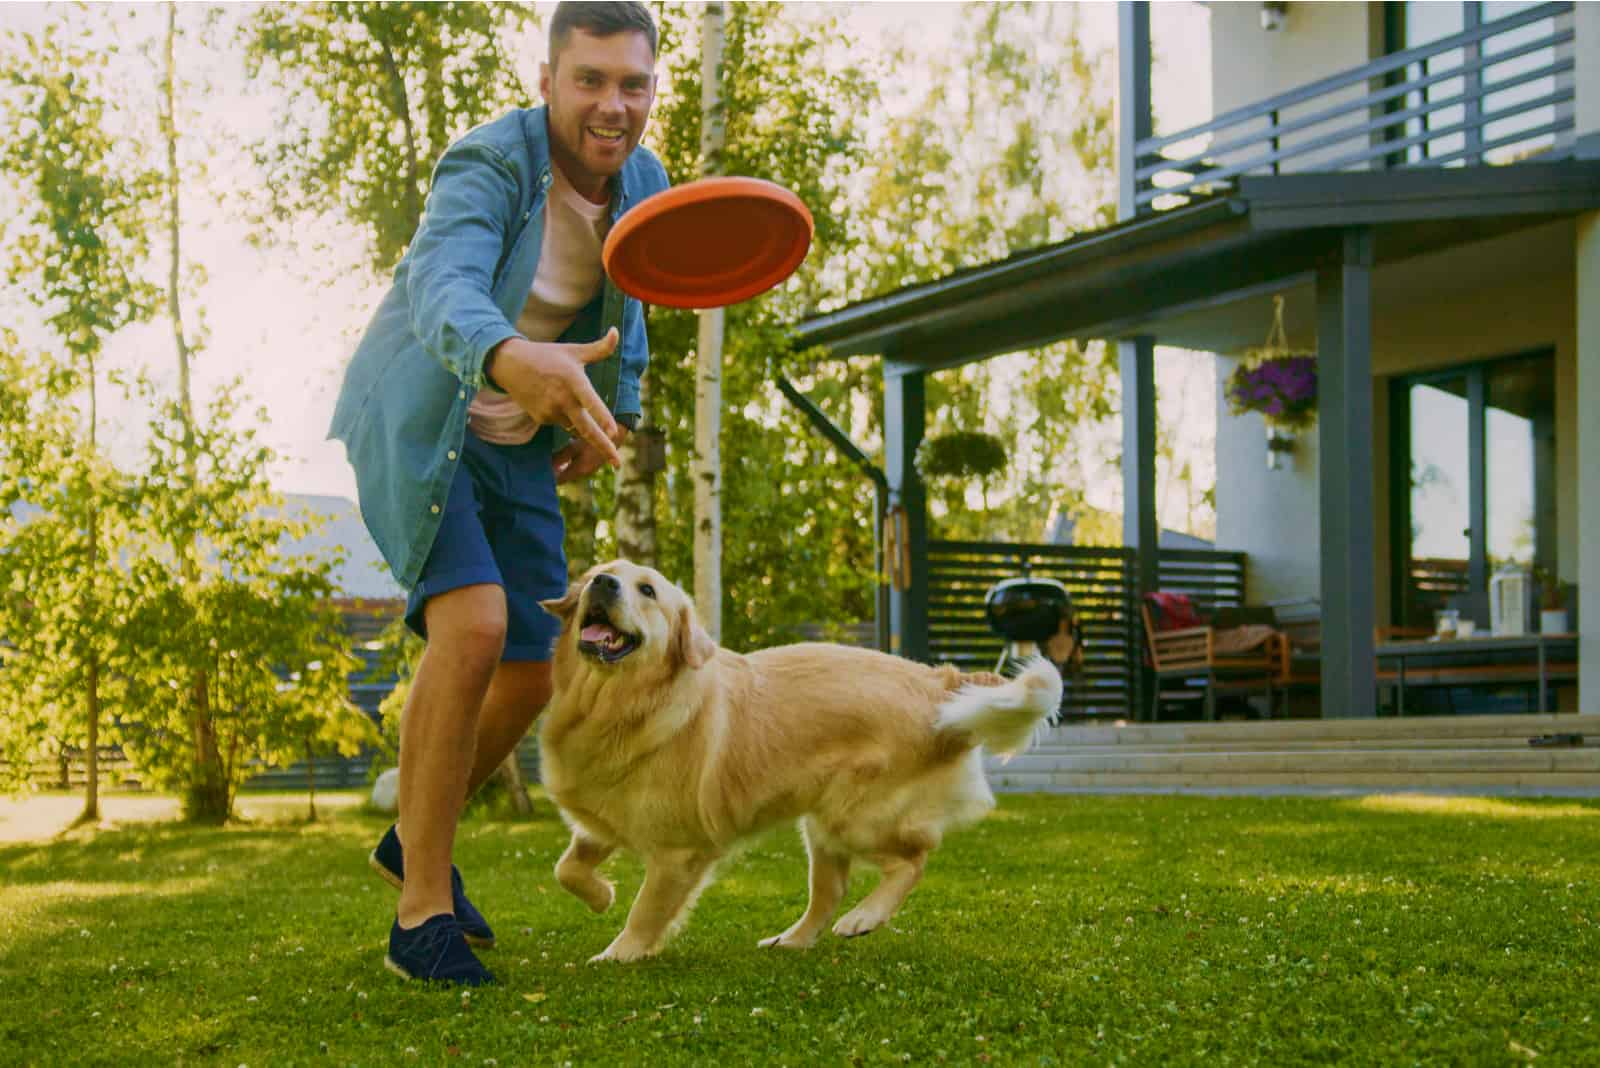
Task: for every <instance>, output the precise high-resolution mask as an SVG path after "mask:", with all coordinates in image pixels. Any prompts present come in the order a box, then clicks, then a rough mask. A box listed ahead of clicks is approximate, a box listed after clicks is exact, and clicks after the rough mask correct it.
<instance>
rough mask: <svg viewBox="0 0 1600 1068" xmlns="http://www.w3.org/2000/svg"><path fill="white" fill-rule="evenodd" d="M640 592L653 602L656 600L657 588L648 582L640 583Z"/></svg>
mask: <svg viewBox="0 0 1600 1068" xmlns="http://www.w3.org/2000/svg"><path fill="white" fill-rule="evenodd" d="M639 592H640V593H642V594H644V595H645V596H646V597H648V598H650V599H651V600H652V601H653V600H655V599H656V588H655V587H654V586H652V585H650V583H648V582H641V583H639Z"/></svg>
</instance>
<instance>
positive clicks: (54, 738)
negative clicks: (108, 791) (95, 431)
mask: <svg viewBox="0 0 1600 1068" xmlns="http://www.w3.org/2000/svg"><path fill="white" fill-rule="evenodd" d="M81 381H82V378H81V376H80V375H79V374H77V373H75V372H74V371H73V370H72V369H71V368H69V367H65V366H63V365H62V364H60V363H59V362H55V361H50V360H47V359H45V358H43V357H41V356H38V355H35V354H30V353H27V352H25V351H23V350H22V349H21V347H20V346H19V345H18V343H17V340H16V337H15V336H14V335H13V334H11V333H10V332H9V331H3V332H0V757H3V758H4V759H5V760H6V761H7V767H6V768H5V769H4V770H3V771H0V776H5V779H4V781H0V787H4V788H10V789H18V788H22V787H24V786H25V785H26V780H27V772H28V768H29V766H30V765H31V764H32V763H34V762H35V761H39V760H42V759H46V758H53V757H56V756H60V755H61V754H68V753H75V752H81V751H82V750H83V747H84V746H85V745H86V744H87V743H88V738H89V734H90V725H89V718H90V715H91V708H92V709H93V711H94V712H95V713H98V705H94V706H91V703H90V701H91V694H90V689H91V683H95V684H96V685H94V691H95V692H94V694H93V699H94V701H96V702H98V701H100V700H111V701H114V700H115V698H116V696H117V693H118V691H119V689H120V687H119V686H118V684H117V680H116V678H115V674H114V673H115V671H116V669H117V667H118V666H119V665H120V664H121V663H122V661H123V654H124V651H125V650H124V645H123V641H122V635H121V627H120V625H119V623H120V619H121V618H122V615H123V613H124V612H125V611H126V608H127V603H128V598H127V591H126V589H125V588H124V587H122V586H121V585H120V584H118V583H117V582H115V581H114V580H113V577H112V575H111V574H110V569H109V568H107V567H105V566H104V563H103V561H104V559H105V556H106V555H107V554H108V553H110V552H115V551H117V550H118V549H119V548H121V547H122V546H125V545H126V544H127V537H128V530H129V524H130V521H131V518H132V517H131V515H130V512H129V508H128V503H129V502H128V499H127V496H126V493H125V490H126V479H125V478H124V476H122V475H121V473H120V472H118V471H117V470H116V468H114V467H113V466H112V465H111V464H110V462H109V461H108V460H107V459H106V458H105V456H104V455H103V454H101V453H100V452H97V451H95V450H93V449H91V448H90V447H89V446H88V444H87V442H86V441H85V440H84V438H83V435H82V433H81V431H80V430H79V429H78V427H77V426H76V418H75V417H76V412H75V411H74V410H73V408H72V400H73V398H74V396H75V395H76V394H77V393H78V391H79V387H80V384H81ZM91 660H92V661H93V662H94V663H96V664H97V665H98V666H99V667H100V668H104V669H107V671H108V672H110V673H111V674H110V677H109V678H106V679H105V680H104V681H101V680H98V679H96V680H91V679H90V677H89V672H88V668H89V664H90V662H91ZM97 727H98V724H97Z"/></svg>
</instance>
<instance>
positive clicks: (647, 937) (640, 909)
mask: <svg viewBox="0 0 1600 1068" xmlns="http://www.w3.org/2000/svg"><path fill="white" fill-rule="evenodd" d="M716 862H717V856H716V855H715V854H712V853H695V852H691V851H689V850H677V851H674V852H671V853H664V854H656V855H655V856H650V857H646V858H645V862H644V885H643V886H641V887H640V888H639V896H638V897H636V898H634V899H633V907H632V908H631V909H629V910H628V922H627V924H625V925H624V926H623V928H622V933H621V934H619V935H617V937H616V938H615V939H614V940H612V943H611V944H610V945H609V946H607V947H606V949H605V952H603V953H600V954H597V955H596V956H594V957H591V958H589V959H590V963H594V962H596V961H606V960H615V961H632V960H639V959H640V958H642V957H648V956H650V955H651V954H653V953H654V952H655V951H656V950H657V949H659V948H660V946H661V943H662V942H663V941H665V940H666V937H667V934H668V933H669V932H670V931H671V930H672V929H673V927H674V925H675V923H676V921H677V920H678V918H679V917H680V916H681V915H682V914H683V913H684V911H685V910H686V909H687V908H688V907H689V906H690V905H691V904H693V903H694V898H695V895H696V894H698V893H699V892H700V888H701V887H703V886H704V885H705V883H706V879H707V877H708V876H709V875H710V874H711V869H712V867H713V866H714V865H715V864H716Z"/></svg>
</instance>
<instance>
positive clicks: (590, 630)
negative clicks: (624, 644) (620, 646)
mask: <svg viewBox="0 0 1600 1068" xmlns="http://www.w3.org/2000/svg"><path fill="white" fill-rule="evenodd" d="M614 634H616V630H615V629H613V628H612V627H611V626H609V625H608V624H605V623H590V624H589V625H588V626H587V627H584V628H583V630H582V631H581V632H579V634H578V638H579V640H580V641H586V642H608V641H610V640H611V638H612V636H613V635H614Z"/></svg>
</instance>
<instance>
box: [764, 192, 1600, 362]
mask: <svg viewBox="0 0 1600 1068" xmlns="http://www.w3.org/2000/svg"><path fill="white" fill-rule="evenodd" d="M1597 208H1600V162H1595V161H1576V160H1569V161H1563V162H1558V163H1524V164H1517V165H1513V166H1507V167H1470V168H1455V169H1442V168H1441V169H1419V170H1406V171H1380V172H1372V173H1352V174H1345V173H1340V174H1298V175H1283V176H1275V177H1259V178H1248V177H1247V178H1243V179H1241V180H1240V181H1239V183H1238V187H1237V189H1236V190H1234V191H1232V192H1230V193H1228V194H1226V195H1222V196H1217V197H1214V198H1211V199H1207V200H1203V201H1200V202H1198V203H1194V204H1190V205H1188V206H1185V207H1182V208H1176V209H1173V210H1170V211H1165V212H1161V213H1158V214H1154V215H1147V216H1141V217H1139V218H1136V219H1131V220H1128V221H1126V222H1123V223H1118V224H1117V225H1115V226H1112V227H1108V228H1107V229H1104V230H1098V231H1094V232H1091V233H1085V234H1080V235H1078V236H1075V237H1073V238H1070V239H1069V240H1067V241H1063V242H1061V243H1059V244H1056V245H1050V246H1046V247H1044V248H1040V249H1034V250H1030V251H1028V252H1025V253H1019V254H1017V255H1014V256H1011V257H1009V258H1008V259H1005V260H1001V261H999V262H996V263H991V264H985V265H982V266H978V267H972V268H967V269H965V270H962V271H959V272H957V273H955V274H953V275H950V276H948V277H946V278H942V279H938V280H936V281H933V282H927V283H923V284H920V285H916V286H909V287H907V288H905V289H901V290H896V291H895V292H892V293H888V294H885V295H883V296H881V297H875V298H873V299H871V300H866V301H862V302H860V303H857V304H852V305H849V306H846V307H844V308H840V309H838V310H837V311H833V312H829V313H827V314H824V315H818V316H815V317H813V318H810V319H807V320H805V321H803V322H801V323H800V324H799V325H798V326H797V328H796V330H795V338H796V341H797V343H798V344H799V346H800V347H802V348H811V347H816V346H821V347H823V348H825V349H826V350H827V352H828V354H829V355H830V356H848V355H859V354H866V353H871V354H877V355H881V356H883V357H884V358H885V359H886V360H887V361H889V362H890V363H891V364H893V365H895V368H896V369H904V370H913V369H915V370H937V369H939V368H944V367H952V366H956V365H959V364H963V363H969V362H972V361H974V360H980V359H984V358H986V357H989V356H994V355H999V354H1001V353H1006V352H1017V351H1020V350H1025V349H1030V348H1035V347H1038V346H1042V345H1046V344H1049V343H1051V342H1053V341H1058V340H1062V339H1064V338H1080V339H1086V338H1114V337H1121V336H1127V335H1129V334H1132V333H1135V332H1138V331H1139V329H1140V328H1141V327H1144V326H1148V325H1149V324H1151V323H1152V322H1155V321H1158V320H1160V319H1163V318H1167V317H1171V316H1176V315H1182V314H1185V313H1192V312H1194V311H1195V310H1196V309H1201V308H1205V307H1207V306H1210V305H1221V304H1225V303H1228V302H1231V301H1236V300H1239V299H1241V298H1242V297H1248V296H1250V295H1252V294H1256V293H1260V292H1264V291H1266V290H1269V289H1276V288H1280V287H1282V286H1284V285H1285V284H1288V283H1292V282H1295V281H1301V280H1304V278H1305V276H1307V275H1308V274H1310V273H1311V272H1314V271H1315V270H1316V268H1317V265H1318V264H1319V263H1322V262H1326V261H1327V260H1328V258H1329V257H1331V256H1333V255H1336V252H1337V248H1338V241H1339V235H1340V233H1341V232H1342V231H1344V230H1346V229H1349V228H1351V227H1370V228H1371V229H1372V231H1373V234H1374V243H1375V253H1376V257H1377V261H1378V263H1379V264H1383V263H1391V262H1398V261H1401V260H1406V259H1410V258H1412V257H1415V256H1420V255H1424V254H1426V253H1429V252H1435V251H1438V250H1440V249H1443V248H1447V247H1449V246H1452V245H1458V244H1468V243H1473V242H1477V241H1483V240H1487V239H1489V238H1493V237H1496V236H1499V235H1502V234H1505V233H1509V232H1511V231H1514V230H1518V229H1521V228H1524V227H1529V226H1537V225H1540V224H1542V223H1546V222H1549V221H1552V220H1555V219H1560V218H1565V217H1568V216H1571V215H1574V214H1577V213H1580V212H1584V211H1591V210H1595V209H1597Z"/></svg>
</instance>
